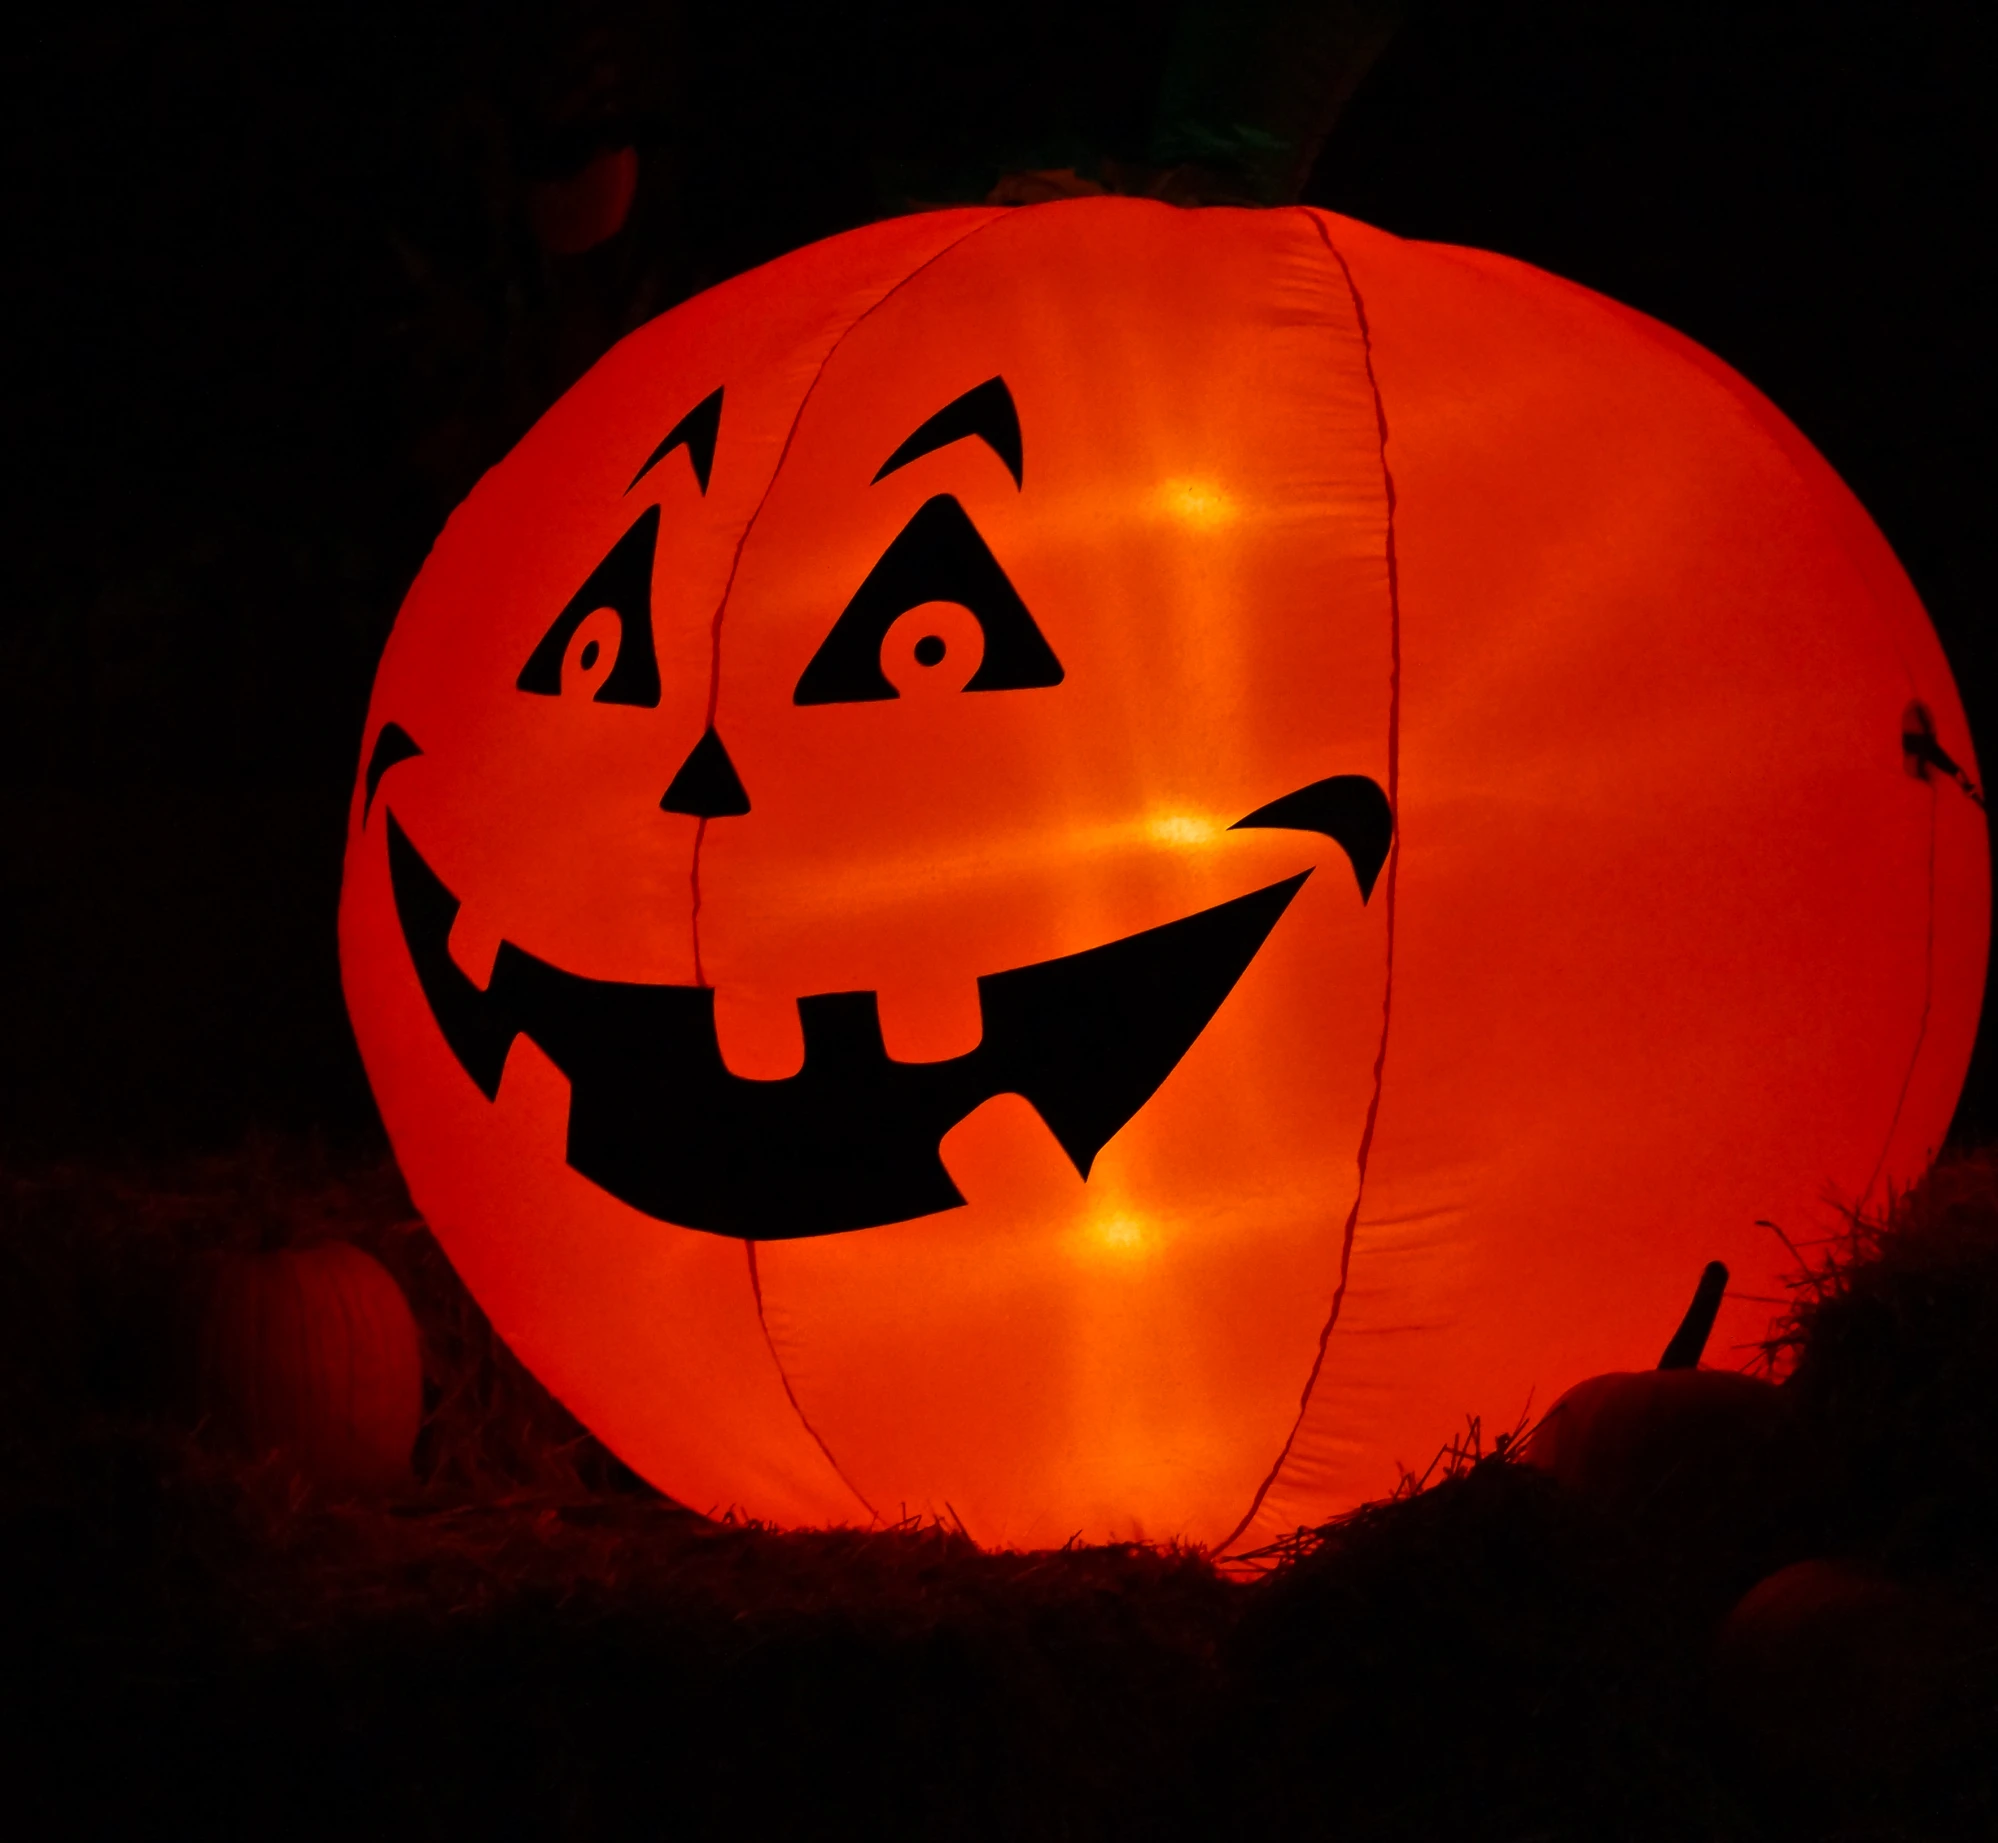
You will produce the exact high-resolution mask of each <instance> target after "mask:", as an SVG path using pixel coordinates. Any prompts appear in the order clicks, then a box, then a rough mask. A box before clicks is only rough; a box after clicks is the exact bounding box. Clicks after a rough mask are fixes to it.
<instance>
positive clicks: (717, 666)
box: [688, 210, 1007, 986]
mask: <svg viewBox="0 0 1998 1843" xmlns="http://www.w3.org/2000/svg"><path fill="white" fill-rule="evenodd" d="M1006 215H1007V214H1006V212H1005V211H1003V210H1001V211H998V212H995V213H994V214H993V216H991V217H989V218H985V219H983V220H982V221H981V222H979V223H977V224H974V225H973V226H972V227H971V228H970V229H969V230H968V231H966V232H965V233H964V235H963V236H961V237H958V238H956V239H955V240H953V241H952V242H950V243H946V244H945V245H944V246H943V248H942V249H940V250H938V251H937V252H936V253H935V254H934V255H932V256H926V257H924V258H923V260H922V261H921V262H919V263H917V264H916V266H915V267H914V268H913V269H911V270H910V271H909V272H908V274H906V275H904V276H903V277H902V278H901V279H900V280H899V281H897V282H895V283H894V284H893V285H892V286H891V287H889V288H887V289H886V290H884V291H883V292H882V294H881V295H880V296H879V297H878V298H877V299H876V300H874V301H872V302H871V303H869V305H867V306H866V307H863V308H862V309H861V310H860V312H859V313H857V314H855V315H854V317H853V318H852V319H851V320H849V321H848V322H847V324H846V326H845V327H844V328H843V329H842V330H841V332H840V334H839V336H838V337H837V338H836V339H834V341H833V342H832V344H831V345H829V346H828V347H827V348H826V355H825V357H824V358H822V359H820V360H819V368H818V369H817V370H816V371H814V372H813V373H812V381H811V382H810V383H809V384H807V385H806V386H805V394H804V395H803V396H802V397H800V398H799V399H798V407H797V410H796V411H795V412H794V413H793V415H792V417H791V426H790V427H789V428H788V429H786V430H785V431H784V445H783V446H782V447H781V448H779V449H778V450H777V461H776V464H775V465H774V466H773V467H772V468H771V469H770V478H769V479H768V480H766V481H765V482H764V483H763V493H762V496H761V497H760V498H759V499H758V500H757V502H756V508H755V510H754V511H752V512H751V513H750V515H749V518H748V520H747V521H746V522H745V523H744V525H743V527H742V535H741V536H740V537H738V538H737V539H736V541H735V554H734V555H733V556H731V557H730V558H729V560H728V575H727V577H726V578H725V579H724V580H723V582H722V592H721V600H720V601H719V602H717V603H716V604H715V612H714V619H713V620H712V621H710V622H709V624H708V719H707V728H708V729H713V728H714V726H715V717H716V715H717V713H718V712H719V711H720V709H721V634H722V617H723V616H724V615H725V614H727V613H728V598H729V597H730V596H731V595H732V594H734V593H735V575H736V571H737V570H739V569H740V568H741V567H742V553H743V551H744V550H745V549H746V548H747V547H748V544H749V538H750V534H751V533H752V532H753V531H754V530H755V529H756V521H757V520H758V519H760V518H761V517H762V516H763V508H764V507H765V506H767V505H768V504H769V503H770V495H771V494H772V493H773V492H775V491H776V490H777V481H778V478H779V476H780V475H782V473H783V471H784V463H785V462H786V461H787V460H789V459H790V458H791V444H792V443H793V442H794V441H796V440H797V437H798V425H799V424H800V423H802V422H803V421H804V420H805V411H806V410H807V409H808V408H809V407H810V406H811V401H812V396H813V393H814V392H816V391H817V389H818V387H819V381H820V380H821V379H822V378H823V377H824V376H825V374H826V367H827V366H829V365H830V364H831V363H832V362H833V359H834V358H835V357H836V356H837V355H838V352H839V349H840V347H841V346H843V345H845V344H846V342H847V340H848V339H849V338H851V337H852V335H853V332H854V329H855V328H856V327H858V326H859V325H860V323H861V322H862V321H863V320H866V319H868V318H870V317H871V316H872V315H873V314H874V313H875V312H876V311H877V310H878V309H880V308H882V307H884V306H886V305H887V304H888V302H889V301H891V300H893V299H894V297H895V296H896V295H897V294H899V293H900V292H901V291H902V290H903V289H904V288H906V287H907V286H908V285H909V284H910V283H911V282H912V281H914V280H915V279H916V277H917V276H919V275H921V274H922V273H923V271H924V270H925V269H927V268H929V267H930V266H931V265H932V264H933V263H939V262H941V261H942V260H943V259H944V258H945V257H946V256H948V255H949V254H950V253H951V251H953V250H955V249H957V248H959V247H960V246H961V245H963V244H966V243H968V242H970V241H971V239H972V238H973V237H975V236H977V235H978V233H979V232H980V231H981V230H986V229H989V228H990V227H991V226H992V225H994V224H996V223H998V222H999V221H1000V220H1001V219H1003V218H1004V217H1005V216H1006ZM707 836H708V822H707V821H706V820H705V819H703V820H701V821H700V823H699V824H698V825H697V826H696V827H695V828H694V858H693V867H692V869H691V870H690V871H689V873H688V881H689V883H690V885H691V887H692V893H693V907H692V911H691V916H690V920H689V926H690V927H691V929H692V931H693V939H694V983H695V984H696V985H698V986H705V985H706V984H707V983H708V980H707V974H706V972H705V971H704V969H703V968H702V966H701V847H702V845H703V844H705V843H706V841H707Z"/></svg>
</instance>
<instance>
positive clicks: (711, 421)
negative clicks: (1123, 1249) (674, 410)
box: [624, 390, 722, 494]
mask: <svg viewBox="0 0 1998 1843" xmlns="http://www.w3.org/2000/svg"><path fill="white" fill-rule="evenodd" d="M721 412H722V393H721V392H720V391H719V390H717V391H714V392H712V393H711V394H710V395H708V396H705V397H703V398H702V399H701V400H700V402H698V403H697V404H695V405H694V407H693V408H692V409H690V410H689V411H688V412H687V413H686V415H684V416H682V417H681V418H680V420H679V421H678V422H676V423H675V424H674V425H673V428H672V431H671V433H670V434H668V436H667V437H666V439H665V440H664V441H663V442H661V443H660V444H659V446H658V447H656V448H655V449H653V451H652V452H651V454H650V455H648V456H647V457H646V462H645V465H644V466H643V467H641V468H640V469H639V470H638V471H637V472H636V473H635V474H633V475H632V476H631V486H636V485H637V484H638V483H639V481H641V480H643V479H644V478H645V476H646V475H647V474H649V473H650V472H651V471H652V470H653V469H654V468H655V467H657V466H658V465H659V463H660V462H661V461H663V460H664V459H665V458H666V457H667V456H668V455H669V454H671V453H672V452H673V450H674V449H675V448H684V449H686V451H687V459H688V460H690V461H692V462H693V464H694V478H695V479H696V480H698V481H699V482H700V483H701V491H702V493H703V494H705V493H706V492H707V490H708V476H709V475H710V474H711V473H713V472H714V470H715V437H716V436H717V435H718V434H719V433H720V432H721ZM631 486H628V487H626V488H625V489H624V490H625V491H626V492H627V493H628V492H630V491H631Z"/></svg>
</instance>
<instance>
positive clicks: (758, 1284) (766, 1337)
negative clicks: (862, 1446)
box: [742, 1241, 881, 1523]
mask: <svg viewBox="0 0 1998 1843" xmlns="http://www.w3.org/2000/svg"><path fill="white" fill-rule="evenodd" d="M742 1245H743V1247H744V1248H746V1249H747V1250H748V1251H749V1290H750V1292H751V1293H752V1294H754V1295H755V1298H756V1322H757V1324H759V1325H760V1326H761V1327H762V1328H763V1342H764V1345H765V1347H766V1348H767V1349H768V1350H769V1352H770V1361H771V1362H772V1363H774V1364H776V1366H777V1380H778V1381H779V1382H781V1383H782V1384H783V1385H784V1397H785V1399H786V1400H787V1401H789V1402H790V1404H791V1406H792V1408H793V1410H794V1411H795V1412H796V1414H797V1416H798V1424H799V1425H800V1426H801V1427H803V1428H804V1430H805V1431H806V1432H807V1433H808V1434H810V1435H811V1436H812V1440H813V1442H814V1443H815V1444H816V1445H817V1447H818V1449H819V1451H820V1452H822V1453H823V1454H825V1456H826V1464H827V1465H829V1466H831V1467H832V1469H833V1471H834V1472H835V1473H836V1474H837V1475H838V1478H839V1482H840V1483H841V1484H843V1485H844V1486H845V1487H846V1488H847V1489H848V1490H849V1491H851V1492H852V1493H853V1495H854V1497H855V1499H856V1500H857V1501H858V1503H859V1505H860V1507H861V1509H862V1510H864V1511H866V1512H867V1517H868V1521H869V1522H870V1523H879V1522H880V1521H881V1513H880V1512H879V1511H878V1510H876V1509H875V1508H874V1506H873V1505H872V1504H870V1503H869V1502H868V1501H867V1498H866V1495H865V1494H864V1493H863V1492H862V1491H861V1489H860V1487H859V1486H858V1485H856V1484H855V1483H854V1482H853V1480H852V1479H850V1478H849V1477H847V1475H846V1472H845V1471H844V1469H843V1468H842V1467H841V1465H840V1462H839V1461H838V1460H837V1459H835V1458H834V1457H833V1452H832V1448H831V1447H830V1446H828V1445H827V1444H826V1443H825V1441H824V1440H823V1439H822V1438H821V1437H820V1434H819V1430H818V1429H817V1428H816V1427H814V1426H813V1425H812V1422H811V1417H810V1416H809V1415H807V1414H806V1412H805V1405H804V1403H803V1402H801V1401H800V1400H799V1399H798V1396H797V1391H796V1390H794V1389H793V1388H792V1387H791V1376H790V1372H789V1371H788V1370H786V1369H785V1367H784V1359H783V1358H782V1357H780V1356H779V1355H778V1354H777V1340H776V1339H775V1338H774V1337H772V1336H771V1335H770V1320H769V1319H768V1317H766V1316H765V1314H764V1311H763V1279H762V1276H761V1275H760V1274H759V1273H758V1272H757V1270H756V1244H755V1243H754V1242H753V1241H746V1242H744V1243H743V1244H742Z"/></svg>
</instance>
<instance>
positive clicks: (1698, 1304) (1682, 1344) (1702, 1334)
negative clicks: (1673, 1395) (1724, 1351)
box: [1658, 1261, 1727, 1369]
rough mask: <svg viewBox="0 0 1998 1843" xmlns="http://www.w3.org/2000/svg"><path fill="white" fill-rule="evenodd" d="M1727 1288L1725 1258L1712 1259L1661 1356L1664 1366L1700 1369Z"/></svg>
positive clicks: (1662, 1366)
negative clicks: (1721, 1259)
mask: <svg viewBox="0 0 1998 1843" xmlns="http://www.w3.org/2000/svg"><path fill="white" fill-rule="evenodd" d="M1726 1291H1727V1264H1726V1263H1725V1262H1724V1261H1709V1262H1708V1263H1707V1268H1706V1272H1704V1273H1703V1274H1701V1275H1700V1283H1699V1285H1698V1286H1696V1287H1694V1289H1693V1303H1692V1304H1691V1305H1689V1306H1688V1307H1687V1308H1686V1316H1685V1317H1684V1318H1682V1319H1681V1320H1680V1321H1679V1328H1678V1330H1676V1331H1675V1332H1673V1333H1672V1341H1671V1343H1669V1344H1667V1345H1666V1346H1665V1354H1664V1355H1663V1356H1662V1357H1660V1358H1659V1359H1658V1367H1659V1368H1660V1369H1698V1368H1699V1367H1700V1353H1701V1352H1702V1351H1704V1350H1705V1349H1706V1347H1707V1339H1708V1337H1709V1336H1711V1335H1712V1333H1713V1328H1714V1319H1715V1318H1716V1317H1717V1316H1718V1315H1719V1313H1720V1302H1721V1295H1722V1294H1723V1293H1724V1292H1726Z"/></svg>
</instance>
